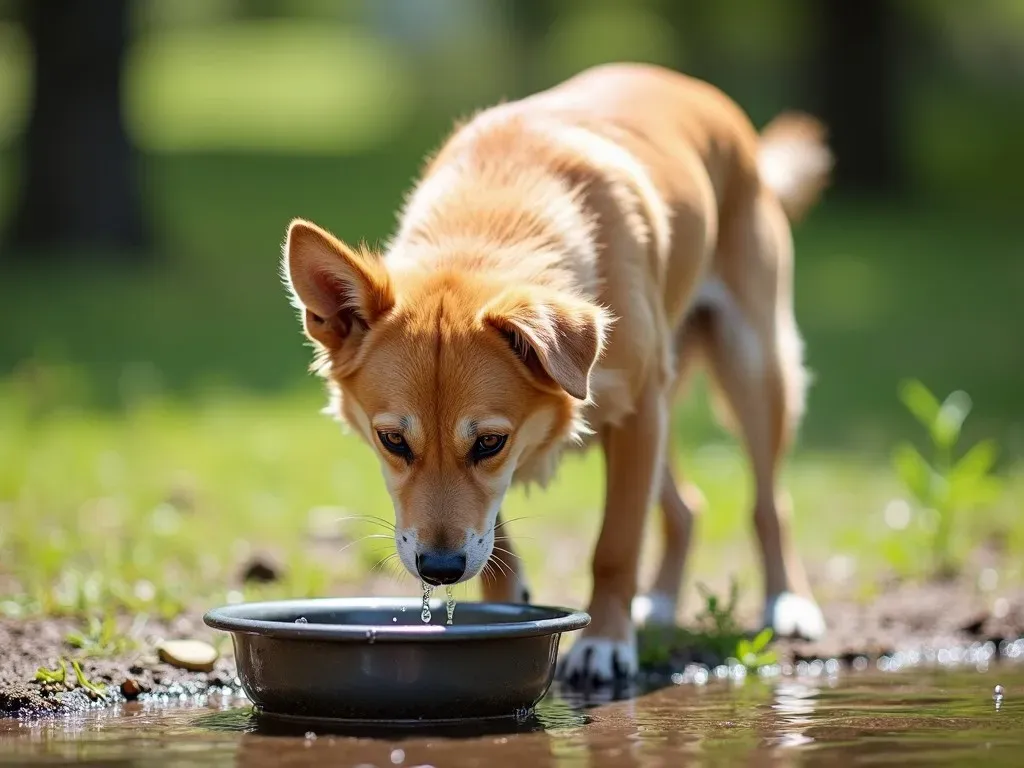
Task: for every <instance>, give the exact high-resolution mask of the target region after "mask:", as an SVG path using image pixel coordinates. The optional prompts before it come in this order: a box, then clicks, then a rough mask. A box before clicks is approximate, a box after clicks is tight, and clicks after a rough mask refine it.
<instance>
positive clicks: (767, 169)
mask: <svg viewBox="0 0 1024 768" xmlns="http://www.w3.org/2000/svg"><path fill="white" fill-rule="evenodd" d="M757 166H758V173H759V175H760V176H761V180H762V181H763V182H764V183H765V184H766V185H767V186H768V187H770V188H771V190H772V191H773V192H775V194H776V195H778V197H779V198H780V199H781V200H783V201H786V202H787V203H788V202H790V201H798V200H800V199H801V198H803V197H804V195H805V194H806V189H807V187H808V186H809V185H813V184H814V182H815V180H816V179H819V178H821V177H823V176H825V175H827V174H828V172H829V171H830V170H831V168H832V154H831V153H830V152H829V150H828V147H826V146H825V145H824V144H821V143H819V142H817V141H810V140H808V139H806V138H804V137H800V136H795V137H793V138H789V139H783V138H773V139H771V140H765V141H763V142H762V143H761V149H760V152H759V153H758V157H757Z"/></svg>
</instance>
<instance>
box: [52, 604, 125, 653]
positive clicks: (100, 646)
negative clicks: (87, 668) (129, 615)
mask: <svg viewBox="0 0 1024 768" xmlns="http://www.w3.org/2000/svg"><path fill="white" fill-rule="evenodd" d="M64 639H65V640H66V641H67V643H68V645H70V646H72V647H73V648H78V649H79V650H80V651H81V655H82V656H117V655H119V654H122V653H125V652H127V651H130V650H132V649H133V648H135V646H136V642H135V640H134V639H133V638H132V637H130V636H128V635H126V634H124V633H123V632H121V631H120V630H119V629H118V626H117V620H116V619H115V618H114V617H113V616H112V615H110V614H108V615H107V616H106V617H105V618H104V619H102V620H100V619H97V618H96V617H95V616H90V617H89V622H88V625H87V626H86V628H85V630H83V631H82V632H71V633H69V634H68V635H67V637H65V638H64Z"/></svg>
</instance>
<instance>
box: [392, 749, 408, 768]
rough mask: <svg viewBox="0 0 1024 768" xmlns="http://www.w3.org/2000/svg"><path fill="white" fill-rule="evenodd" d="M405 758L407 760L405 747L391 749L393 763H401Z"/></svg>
mask: <svg viewBox="0 0 1024 768" xmlns="http://www.w3.org/2000/svg"><path fill="white" fill-rule="evenodd" d="M403 760H405V750H404V749H393V750H391V764H392V765H399V764H400V763H401V762H402V761H403Z"/></svg>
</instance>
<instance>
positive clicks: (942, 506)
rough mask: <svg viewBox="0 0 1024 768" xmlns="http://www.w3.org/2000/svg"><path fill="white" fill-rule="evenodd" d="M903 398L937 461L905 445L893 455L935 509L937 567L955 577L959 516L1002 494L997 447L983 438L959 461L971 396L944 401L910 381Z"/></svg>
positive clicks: (926, 505) (924, 503)
mask: <svg viewBox="0 0 1024 768" xmlns="http://www.w3.org/2000/svg"><path fill="white" fill-rule="evenodd" d="M899 395H900V400H902V401H903V404H904V405H905V406H906V407H907V409H908V410H909V411H910V412H911V414H913V416H914V417H915V418H916V419H917V420H918V422H920V423H921V425H922V426H923V427H924V428H925V429H926V430H927V432H928V438H929V442H930V443H931V453H932V460H931V461H930V462H929V461H928V460H927V459H925V457H924V456H922V455H921V453H920V452H919V451H918V450H917V449H916V448H914V446H912V445H911V444H910V443H908V442H903V443H900V444H899V445H897V446H896V449H895V451H894V452H893V456H892V463H893V467H894V468H895V470H896V473H897V475H899V478H900V480H901V481H902V483H903V485H904V486H905V487H906V489H907V491H908V492H909V493H910V494H911V495H912V496H913V498H914V499H915V500H916V501H917V503H918V504H919V505H920V506H921V508H923V509H927V510H933V511H934V514H935V515H936V518H935V528H934V532H933V536H932V559H933V566H934V568H935V570H936V572H937V573H939V574H950V573H953V572H955V570H956V567H955V563H954V562H953V553H952V552H951V551H950V539H951V532H952V528H953V523H954V517H955V515H957V514H958V513H962V512H967V511H968V510H971V509H974V508H976V507H979V506H983V505H986V504H991V503H992V502H994V501H996V500H997V499H998V498H999V495H1000V493H1001V492H1002V484H1001V482H1000V479H999V478H998V477H997V476H995V475H993V474H992V468H993V466H994V465H995V461H996V452H997V449H996V444H995V441H993V440H982V441H980V442H978V443H975V444H974V445H973V446H971V447H970V448H969V449H967V450H966V451H963V452H962V454H961V455H960V456H959V458H957V453H958V451H957V444H958V442H959V440H960V433H961V428H962V427H963V423H964V420H965V419H966V418H967V415H968V414H969V413H970V412H971V406H972V403H971V398H970V397H969V396H968V395H967V393H966V392H962V391H956V392H953V393H952V394H950V395H949V396H948V397H947V398H946V399H945V400H944V401H943V402H941V403H940V402H939V401H938V399H937V398H936V397H935V395H934V394H932V392H931V391H930V390H929V389H928V388H927V387H926V386H925V385H924V384H922V383H921V382H920V381H917V380H909V381H905V382H903V383H902V384H901V386H900V390H899Z"/></svg>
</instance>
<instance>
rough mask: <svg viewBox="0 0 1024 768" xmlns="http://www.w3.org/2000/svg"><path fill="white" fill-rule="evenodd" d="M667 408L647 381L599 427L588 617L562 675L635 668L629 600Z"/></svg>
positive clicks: (624, 674) (595, 680)
mask: <svg viewBox="0 0 1024 768" xmlns="http://www.w3.org/2000/svg"><path fill="white" fill-rule="evenodd" d="M667 428H668V409H667V405H666V402H665V395H664V392H663V391H662V388H661V387H659V386H657V384H656V383H655V382H650V383H649V384H648V385H647V386H646V387H645V388H644V390H643V392H642V394H641V396H640V399H639V401H638V402H637V405H636V410H635V411H634V413H633V414H632V415H631V416H629V417H628V418H627V419H625V421H624V422H623V423H622V424H621V425H619V426H617V427H614V428H608V429H606V430H605V431H604V432H603V434H602V443H603V447H604V455H605V475H606V477H605V511H604V521H603V523H602V525H601V534H600V536H599V538H598V541H597V547H596V548H595V550H594V557H593V579H594V583H593V591H592V596H591V600H590V607H589V609H588V610H589V612H590V615H591V618H592V621H591V623H590V626H589V627H587V628H586V629H585V630H584V631H583V633H582V635H581V637H580V639H579V640H578V641H577V642H576V643H575V645H573V647H572V648H571V649H570V650H569V653H568V654H567V656H566V658H565V659H564V662H563V664H562V668H561V677H562V678H563V679H564V680H566V681H567V682H569V683H571V684H577V685H593V684H597V685H601V684H607V683H611V682H614V681H615V680H621V679H627V678H630V677H632V676H633V675H635V674H636V671H637V650H636V631H635V628H634V626H633V620H632V618H631V616H630V606H631V604H632V601H633V597H634V596H635V595H636V591H637V576H638V574H637V572H638V565H639V558H640V547H641V543H642V540H643V531H644V520H645V518H646V516H647V510H648V509H649V508H650V507H651V505H652V503H653V500H654V495H655V491H656V489H657V484H658V480H659V479H660V474H659V473H660V469H661V460H662V456H663V452H664V445H663V444H664V441H665V433H666V430H667Z"/></svg>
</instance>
